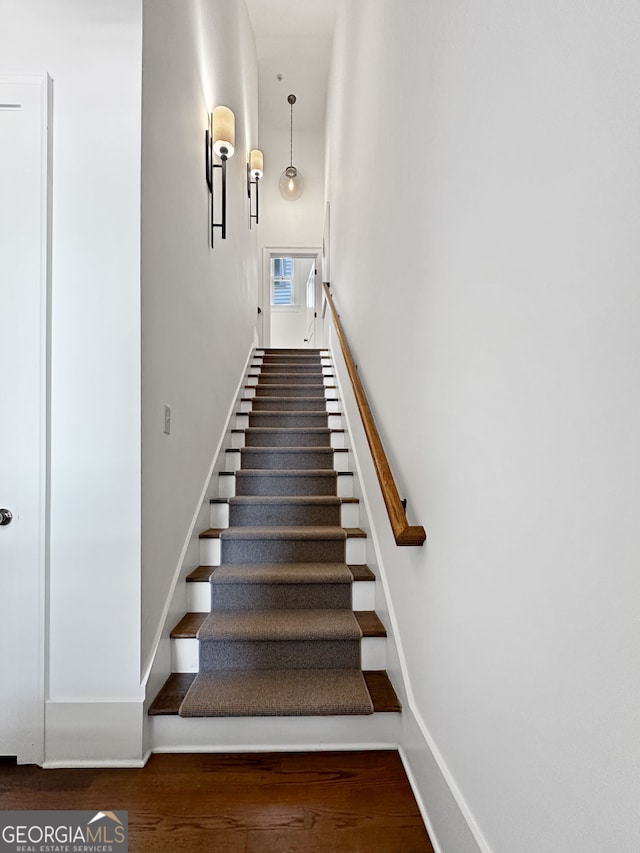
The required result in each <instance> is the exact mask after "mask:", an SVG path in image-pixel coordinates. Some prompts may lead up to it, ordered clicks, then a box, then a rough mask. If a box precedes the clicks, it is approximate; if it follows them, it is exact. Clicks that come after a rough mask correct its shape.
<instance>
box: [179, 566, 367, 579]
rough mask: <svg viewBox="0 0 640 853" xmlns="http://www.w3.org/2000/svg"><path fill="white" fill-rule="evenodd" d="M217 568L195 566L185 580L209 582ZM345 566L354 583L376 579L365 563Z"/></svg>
mask: <svg viewBox="0 0 640 853" xmlns="http://www.w3.org/2000/svg"><path fill="white" fill-rule="evenodd" d="M217 568H218V566H197V567H196V568H195V569H193V571H191V572H190V573H189V574H188V575H187V577H186V581H187V583H209V582H210V581H211V575H212V574H213V573H214V572H215V570H216V569H217ZM347 568H348V569H349V571H350V572H351V576H352V577H353V580H354V582H355V583H359V582H367V583H368V582H372V581H375V579H376V576H375V575H374V573H373V572H372V571H371V569H370V568H369V566H367V565H364V564H361V565H349V566H348V567H347Z"/></svg>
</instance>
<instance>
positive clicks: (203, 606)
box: [187, 581, 376, 613]
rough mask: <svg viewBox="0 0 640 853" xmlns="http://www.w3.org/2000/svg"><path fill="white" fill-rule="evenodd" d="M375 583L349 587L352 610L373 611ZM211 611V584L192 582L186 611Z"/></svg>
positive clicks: (188, 586)
mask: <svg viewBox="0 0 640 853" xmlns="http://www.w3.org/2000/svg"><path fill="white" fill-rule="evenodd" d="M375 599H376V595H375V583H374V582H373V581H356V582H355V583H353V584H352V585H351V608H352V609H353V610H375V605H376V601H375ZM210 610H211V584H210V583H209V582H208V581H193V582H191V583H188V584H187V611H188V612H189V613H208V612H209V611H210Z"/></svg>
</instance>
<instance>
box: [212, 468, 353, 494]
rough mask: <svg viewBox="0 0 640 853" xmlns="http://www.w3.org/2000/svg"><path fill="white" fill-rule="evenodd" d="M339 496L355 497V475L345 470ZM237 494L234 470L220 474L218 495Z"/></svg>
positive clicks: (338, 485) (339, 474)
mask: <svg viewBox="0 0 640 853" xmlns="http://www.w3.org/2000/svg"><path fill="white" fill-rule="evenodd" d="M336 493H337V496H338V497H339V498H352V497H353V476H352V475H351V474H350V473H348V472H345V471H342V472H338V484H337V489H336ZM235 494H236V478H235V477H234V476H233V471H229V472H227V473H225V474H220V475H219V476H218V497H219V498H233V497H235Z"/></svg>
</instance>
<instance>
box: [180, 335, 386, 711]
mask: <svg viewBox="0 0 640 853" xmlns="http://www.w3.org/2000/svg"><path fill="white" fill-rule="evenodd" d="M332 397H333V392H332V389H328V390H326V389H325V386H324V379H323V370H322V363H321V355H320V353H319V352H312V351H296V350H290V351H287V350H278V351H275V350H272V351H267V352H266V353H265V355H264V357H263V363H262V366H261V369H260V375H259V378H258V384H257V385H256V386H255V397H254V398H253V401H252V411H251V412H250V413H249V416H248V420H249V426H248V428H247V429H246V430H245V442H244V444H245V446H244V448H243V449H242V450H241V451H240V459H241V463H240V464H241V467H240V470H238V471H237V472H236V475H235V482H236V489H235V492H236V497H233V498H230V499H229V501H228V502H229V525H230V526H229V527H228V528H226V529H224V530H222V531H220V534H219V536H220V544H221V565H220V566H219V567H217V568H216V569H215V571H214V572H213V573H212V575H211V612H210V613H209V615H208V616H207V618H206V619H205V620H204V622H203V624H202V625H201V627H200V629H199V631H198V641H199V647H200V667H199V670H200V671H199V672H198V674H197V676H196V678H195V680H194V681H193V683H192V685H191V687H190V689H189V691H188V693H187V695H186V697H185V699H184V701H183V702H182V705H181V708H180V714H181V716H185V717H210V716H274V715H276V716H282V715H284V716H289V715H291V716H308V715H334V714H371V713H372V712H373V705H372V702H371V698H370V696H369V693H368V691H367V688H366V685H365V682H364V678H363V676H362V672H361V669H360V642H361V638H362V632H361V630H360V627H359V625H358V622H357V620H356V618H355V616H354V615H353V612H352V610H351V583H352V574H351V572H350V570H349V568H348V567H347V565H346V563H345V556H346V555H345V545H346V532H345V530H344V529H343V528H342V527H340V507H341V501H340V499H339V498H338V497H337V474H336V471H335V470H334V468H333V450H332V448H331V431H330V430H329V428H328V415H327V411H326V399H327V398H332Z"/></svg>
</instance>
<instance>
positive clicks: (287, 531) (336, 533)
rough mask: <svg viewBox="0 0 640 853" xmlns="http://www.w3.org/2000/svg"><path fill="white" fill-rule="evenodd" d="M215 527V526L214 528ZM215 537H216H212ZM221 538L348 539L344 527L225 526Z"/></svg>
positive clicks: (221, 530)
mask: <svg viewBox="0 0 640 853" xmlns="http://www.w3.org/2000/svg"><path fill="white" fill-rule="evenodd" d="M212 529H215V528H212ZM210 538H215V537H210ZM219 538H220V539H243V540H246V539H274V540H279V539H285V540H288V539H300V540H305V539H313V540H316V539H327V540H333V539H346V538H347V532H346V530H345V528H343V527H329V526H324V527H225V528H221V529H220V537H219Z"/></svg>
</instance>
